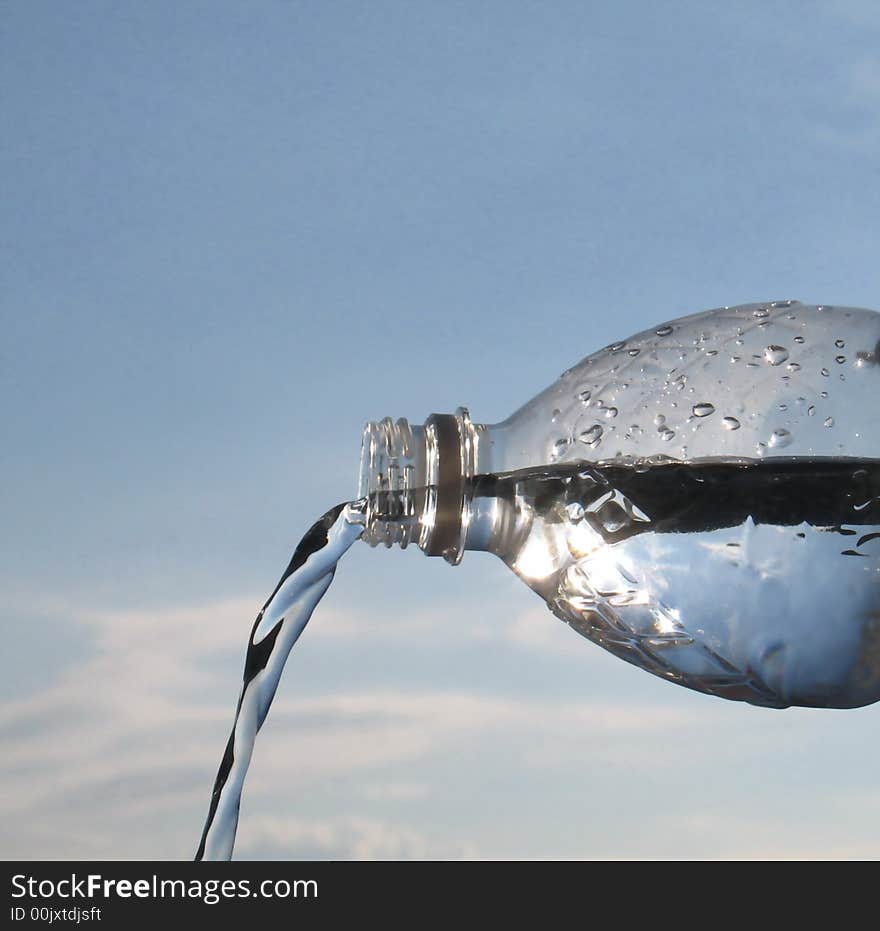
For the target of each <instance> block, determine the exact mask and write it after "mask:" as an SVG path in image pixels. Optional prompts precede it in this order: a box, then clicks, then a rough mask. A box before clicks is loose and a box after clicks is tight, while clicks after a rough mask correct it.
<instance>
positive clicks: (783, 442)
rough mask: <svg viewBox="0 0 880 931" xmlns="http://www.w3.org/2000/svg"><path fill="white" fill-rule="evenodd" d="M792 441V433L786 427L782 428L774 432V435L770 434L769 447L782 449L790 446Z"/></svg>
mask: <svg viewBox="0 0 880 931" xmlns="http://www.w3.org/2000/svg"><path fill="white" fill-rule="evenodd" d="M791 441H792V435H791V433H790V432H789V431H788V430H786V429H785V428H784V427H780V428H779V429H778V430H774V431H773V433H771V434H770V442H769V443H768V444H767V445H768V446H772V447H773V448H774V449H781V448H782V447H784V446H788V445H789V444H790V443H791Z"/></svg>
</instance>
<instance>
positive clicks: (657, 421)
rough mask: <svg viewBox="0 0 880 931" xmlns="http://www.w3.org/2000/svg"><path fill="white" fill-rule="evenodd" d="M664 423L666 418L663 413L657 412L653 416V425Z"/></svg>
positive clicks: (657, 425)
mask: <svg viewBox="0 0 880 931" xmlns="http://www.w3.org/2000/svg"><path fill="white" fill-rule="evenodd" d="M665 423H666V418H665V417H664V416H663V414H657V416H656V417H654V426H655V427H662V426H663V424H665Z"/></svg>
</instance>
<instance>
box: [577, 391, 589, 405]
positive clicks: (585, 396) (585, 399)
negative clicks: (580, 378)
mask: <svg viewBox="0 0 880 931" xmlns="http://www.w3.org/2000/svg"><path fill="white" fill-rule="evenodd" d="M591 397H592V393H591V392H590V390H589V389H588V388H584V390H583V391H581V392H579V393H578V400H579V401H580V402H581V404H589V403H590V398H591Z"/></svg>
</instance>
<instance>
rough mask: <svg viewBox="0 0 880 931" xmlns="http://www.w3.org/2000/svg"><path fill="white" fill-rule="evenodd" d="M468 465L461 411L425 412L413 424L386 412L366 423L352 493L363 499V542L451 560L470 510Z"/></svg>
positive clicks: (472, 443) (460, 546) (466, 422)
mask: <svg viewBox="0 0 880 931" xmlns="http://www.w3.org/2000/svg"><path fill="white" fill-rule="evenodd" d="M475 470H476V432H475V430H474V427H473V425H472V424H471V422H470V418H469V417H468V413H467V411H466V410H465V409H464V408H459V409H458V411H456V413H455V414H454V415H452V414H432V415H431V416H430V417H429V418H428V419H427V420H426V421H425V423H424V425H423V426H421V427H418V426H417V427H412V426H410V424H409V423H408V422H407V421H406V420H405V419H404V418H401V419H399V420H398V421H396V422H394V421H392V420H391V418H390V417H385V418H384V419H383V420H380V421H374V422H371V423H368V424H367V425H366V427H365V428H364V433H363V441H362V444H361V466H360V480H359V496H360V497H365V498H366V499H367V513H366V529H365V531H364V539H365V540H366V541H367V542H368V543H369V544H370V545H371V546H377V545H379V544H380V543H382V544H384V545H385V546H388V547H390V546H392V545H393V544H395V543H397V544H398V545H399V546H401V547H406V546H408V545H409V543H411V542H413V541H415V542H416V543H417V545H418V546H419V547H420V548H421V549H422V550H423V551H424V552H425V553H427V554H428V555H429V556H443V557H444V558H445V559H447V560H448V561H449V562H451V563H458V562H459V561H460V560H461V556H462V553H463V550H464V541H465V537H466V534H467V525H468V523H469V514H470V495H469V489H468V483H467V479H469V478H471V477H472V476H473V475H474V473H475Z"/></svg>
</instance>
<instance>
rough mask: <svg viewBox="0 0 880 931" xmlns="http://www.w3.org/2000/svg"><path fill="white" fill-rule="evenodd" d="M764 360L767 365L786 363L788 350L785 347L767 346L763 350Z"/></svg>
mask: <svg viewBox="0 0 880 931" xmlns="http://www.w3.org/2000/svg"><path fill="white" fill-rule="evenodd" d="M764 360H765V361H766V362H767V363H768V364H769V365H782V363H783V362H787V361H788V350H787V349H786V348H785V346H768V347H767V348H766V349H765V350H764Z"/></svg>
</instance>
